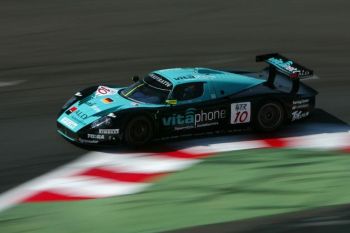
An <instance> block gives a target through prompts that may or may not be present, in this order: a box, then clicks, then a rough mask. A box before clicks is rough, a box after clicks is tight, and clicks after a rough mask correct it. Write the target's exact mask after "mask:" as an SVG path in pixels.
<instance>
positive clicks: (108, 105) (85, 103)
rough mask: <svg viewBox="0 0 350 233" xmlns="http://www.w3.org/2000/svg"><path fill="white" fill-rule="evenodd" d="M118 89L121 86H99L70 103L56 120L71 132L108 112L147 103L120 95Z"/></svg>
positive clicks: (141, 105)
mask: <svg viewBox="0 0 350 233" xmlns="http://www.w3.org/2000/svg"><path fill="white" fill-rule="evenodd" d="M120 90H121V88H109V87H106V86H99V87H98V88H97V90H96V91H95V92H94V93H92V94H91V95H89V96H87V97H85V98H84V99H82V100H79V101H77V102H75V103H74V104H72V105H71V106H70V107H69V108H68V109H67V110H66V111H65V112H63V113H62V114H61V115H60V116H59V118H58V119H57V121H58V122H59V123H61V124H62V125H64V126H65V127H67V128H69V129H70V130H72V131H73V132H77V131H79V130H80V129H82V128H83V127H85V126H86V125H89V124H91V123H92V122H94V121H96V120H98V119H99V118H101V117H104V116H106V115H108V114H109V113H112V112H116V111H119V110H122V109H126V108H136V107H143V106H147V105H148V104H142V103H137V102H133V101H131V100H129V99H126V98H124V97H122V96H120V94H119V91H120Z"/></svg>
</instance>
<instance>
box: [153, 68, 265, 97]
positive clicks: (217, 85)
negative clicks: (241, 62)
mask: <svg viewBox="0 0 350 233" xmlns="http://www.w3.org/2000/svg"><path fill="white" fill-rule="evenodd" d="M153 73H155V74H158V75H160V76H163V77H164V78H166V79H168V80H169V81H171V82H172V83H173V86H174V87H175V86H176V85H179V84H184V83H191V82H206V83H208V84H209V85H210V86H211V87H209V88H208V90H210V91H211V92H215V93H207V94H209V95H211V94H215V95H216V96H220V94H219V93H220V92H221V91H224V93H225V95H231V94H234V93H237V92H239V91H242V90H244V89H247V88H249V87H253V86H256V85H259V84H261V83H263V82H265V81H266V80H265V79H257V78H253V77H249V76H245V75H240V74H235V73H231V72H226V71H221V70H214V69H209V68H201V67H196V68H173V69H164V70H157V71H154V72H153Z"/></svg>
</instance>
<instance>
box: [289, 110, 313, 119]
mask: <svg viewBox="0 0 350 233" xmlns="http://www.w3.org/2000/svg"><path fill="white" fill-rule="evenodd" d="M309 115H310V113H309V112H303V111H294V112H292V121H296V120H300V119H302V118H305V117H307V116H309Z"/></svg>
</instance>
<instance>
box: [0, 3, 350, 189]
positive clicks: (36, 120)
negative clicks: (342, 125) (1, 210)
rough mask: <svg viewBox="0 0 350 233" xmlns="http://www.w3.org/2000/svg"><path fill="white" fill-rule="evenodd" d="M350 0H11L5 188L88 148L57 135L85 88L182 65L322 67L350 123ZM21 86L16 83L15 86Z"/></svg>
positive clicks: (1, 56) (0, 65)
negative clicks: (60, 114) (283, 59)
mask: <svg viewBox="0 0 350 233" xmlns="http://www.w3.org/2000/svg"><path fill="white" fill-rule="evenodd" d="M349 7H350V2H349V1H345V0H333V1H322V0H318V1H316V0H309V1H302V0H295V1H283V4H282V3H281V2H280V1H277V0H266V1H260V0H244V1H243V0H242V1H228V0H227V1H222V0H217V1H215V2H214V1H209V0H194V1H193V0H192V1H189V0H177V1H162V0H148V1H144V0H129V1H114V0H100V1H92V0H84V1H82V0H77V1H68V0H51V1H46V0H31V1H23V0H2V1H1V3H0V32H1V33H0V61H1V62H0V99H1V101H0V192H3V191H5V190H7V189H9V188H11V187H14V186H15V185H17V184H19V183H22V182H24V181H26V180H28V179H30V178H33V177H35V176H38V175H40V174H42V173H44V172H46V171H49V170H51V169H53V168H55V167H57V166H59V165H61V164H64V163H66V162H68V161H70V160H72V159H75V158H76V157H78V156H79V155H80V154H83V153H85V151H84V150H82V149H80V148H77V147H74V146H72V145H70V144H68V143H66V142H65V141H64V140H62V139H61V138H60V137H59V136H57V134H56V131H55V117H56V112H57V110H58V109H59V108H60V106H62V104H63V103H64V101H65V100H66V99H67V98H68V97H69V96H70V95H71V94H72V93H74V92H75V91H77V90H79V89H80V88H81V87H85V86H89V85H93V84H100V83H106V84H108V83H117V84H122V85H123V84H127V83H130V81H129V80H130V77H131V76H132V75H134V74H141V75H143V74H145V73H147V72H148V71H150V70H153V69H161V68H166V67H177V66H209V67H214V68H220V67H223V68H243V69H249V68H253V69H259V68H261V65H260V64H259V65H258V64H254V56H255V55H256V54H260V53H265V52H274V51H278V52H280V53H283V54H285V55H287V56H290V57H292V58H295V59H296V60H298V61H300V63H302V64H305V65H307V66H309V67H311V68H313V69H314V70H315V71H316V72H317V74H318V76H320V77H321V79H319V80H310V81H309V82H308V83H309V84H310V85H311V86H313V87H315V88H316V89H317V90H319V91H320V95H319V99H318V100H319V101H318V107H319V108H322V109H323V110H325V111H327V112H329V113H331V114H333V115H335V116H336V117H338V118H340V119H342V120H344V121H346V122H348V123H349V122H350V111H349V109H350V101H349V99H350V98H349V96H350V94H349V83H350V82H349V77H348V75H349V73H350V66H349V65H348V61H349V54H350V43H349V41H350V30H349V29H348V28H349V25H350V15H349V13H348V9H349ZM8 82H14V83H12V84H16V85H13V86H10V85H6V84H8Z"/></svg>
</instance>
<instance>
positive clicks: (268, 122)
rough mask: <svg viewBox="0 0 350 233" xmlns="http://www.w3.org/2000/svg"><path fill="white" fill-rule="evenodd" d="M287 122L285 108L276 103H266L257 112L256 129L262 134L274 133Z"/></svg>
mask: <svg viewBox="0 0 350 233" xmlns="http://www.w3.org/2000/svg"><path fill="white" fill-rule="evenodd" d="M284 120H285V112H284V109H283V106H282V105H281V104H280V103H278V102H276V101H271V102H265V103H263V104H262V105H261V106H260V107H259V108H258V111H257V114H256V119H255V128H256V129H257V130H258V131H260V132H272V131H275V130H277V129H278V128H280V127H281V125H282V124H283V122H284Z"/></svg>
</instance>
